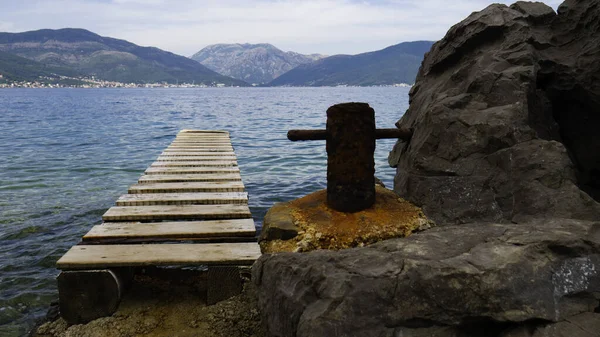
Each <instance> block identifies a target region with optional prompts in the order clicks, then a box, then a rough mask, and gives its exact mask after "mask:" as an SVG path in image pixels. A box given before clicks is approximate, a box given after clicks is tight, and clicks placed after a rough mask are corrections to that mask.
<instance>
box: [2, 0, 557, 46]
mask: <svg viewBox="0 0 600 337" xmlns="http://www.w3.org/2000/svg"><path fill="white" fill-rule="evenodd" d="M490 3H491V2H489V1H483V0H461V1H454V2H452V5H451V6H449V3H448V1H447V0H379V1H368V0H366V1H360V0H354V1H352V0H252V1H250V0H202V1H199V0H168V1H167V0H54V1H45V0H22V1H11V0H0V31H27V30H34V29H42V28H54V29H56V28H64V27H76V28H85V29H88V30H91V31H93V32H95V33H98V34H100V35H103V36H110V37H115V38H120V39H125V40H129V41H131V42H133V43H136V44H140V45H146V46H156V47H159V48H161V49H166V50H169V51H172V52H175V53H178V54H183V55H188V56H189V55H191V54H193V53H194V52H196V51H198V50H199V49H201V48H203V47H205V46H206V45H209V44H214V43H235V42H250V43H258V42H268V43H272V44H274V45H276V46H277V47H279V48H281V49H284V50H294V51H297V52H302V53H323V54H329V55H331V54H337V53H346V54H355V53H360V52H366V51H371V50H376V49H381V48H384V47H386V46H389V45H392V44H396V43H399V42H402V41H412V40H437V39H439V38H441V37H443V35H444V34H445V33H446V31H447V30H448V29H449V28H450V27H451V26H452V25H453V24H455V23H457V22H459V21H460V20H462V19H463V18H465V17H466V16H468V15H469V14H470V13H471V12H473V11H478V10H481V9H483V8H485V7H486V6H487V5H489V4H490ZM505 3H507V4H508V3H510V2H505ZM558 4H559V2H558V1H551V2H550V5H551V6H553V7H554V8H556V7H557V6H558Z"/></svg>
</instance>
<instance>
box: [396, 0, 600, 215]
mask: <svg viewBox="0 0 600 337" xmlns="http://www.w3.org/2000/svg"><path fill="white" fill-rule="evenodd" d="M599 74H600V5H599V2H598V1H597V0H580V1H575V0H569V1H566V2H565V3H564V4H563V5H561V6H560V8H559V10H558V15H556V14H555V13H554V11H553V10H552V9H551V8H550V7H548V6H546V5H544V4H542V3H529V2H517V3H515V4H514V5H512V6H510V7H507V6H505V5H498V4H496V5H491V6H489V7H488V8H486V9H485V10H483V11H481V12H478V13H474V14H472V15H471V16H469V17H468V18H467V19H465V20H464V21H463V22H461V23H459V24H457V25H455V26H454V27H452V28H451V29H450V30H449V31H448V33H447V35H446V36H445V37H444V39H442V40H441V41H439V42H437V43H436V44H435V45H434V46H433V47H432V49H431V51H430V52H429V53H428V54H427V55H426V56H425V59H424V61H423V64H422V66H421V69H420V71H419V75H418V76H417V80H416V84H415V86H414V87H413V88H412V90H411V92H410V107H409V109H408V111H407V112H406V114H405V115H404V116H403V117H402V119H401V120H400V121H399V122H398V123H397V125H398V127H400V128H412V129H414V134H413V137H412V139H411V140H410V142H409V143H406V142H399V143H397V144H396V146H395V148H394V150H393V151H392V153H391V154H390V158H389V160H390V164H391V165H393V166H397V167H398V168H397V175H396V179H395V186H394V189H395V190H396V192H398V193H399V194H400V195H401V196H403V197H404V198H407V199H408V200H410V201H412V202H414V203H415V204H417V205H418V206H421V207H423V210H424V212H425V214H426V215H427V216H428V217H430V218H432V219H433V220H434V221H436V223H437V224H439V225H443V224H452V223H468V222H472V221H494V222H511V221H522V220H523V219H526V218H527V217H530V216H539V215H541V214H543V215H544V216H547V217H563V218H577V219H588V220H591V219H597V218H599V217H600V205H599V204H598V202H597V200H594V199H593V197H596V198H597V199H600V193H599V191H600V137H598V135H597V134H598V130H597V128H598V127H599V126H600V75H599Z"/></svg>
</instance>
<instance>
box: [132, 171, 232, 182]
mask: <svg viewBox="0 0 600 337" xmlns="http://www.w3.org/2000/svg"><path fill="white" fill-rule="evenodd" d="M241 180H242V176H241V175H240V174H239V173H228V174H214V173H212V174H202V173H200V174H198V173H196V174H160V175H158V174H146V175H143V176H141V177H140V179H139V180H138V183H140V184H147V183H177V182H186V181H241Z"/></svg>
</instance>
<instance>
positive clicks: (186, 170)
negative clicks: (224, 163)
mask: <svg viewBox="0 0 600 337" xmlns="http://www.w3.org/2000/svg"><path fill="white" fill-rule="evenodd" d="M144 172H145V173H146V174H148V175H152V174H190V173H206V174H209V173H236V172H237V173H239V172H240V168H239V167H237V166H228V167H160V166H159V167H149V168H147V169H146V171H144Z"/></svg>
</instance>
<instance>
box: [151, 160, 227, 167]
mask: <svg viewBox="0 0 600 337" xmlns="http://www.w3.org/2000/svg"><path fill="white" fill-rule="evenodd" d="M237 165H238V164H237V161H235V160H220V161H200V160H196V161H176V162H170V161H155V162H154V163H152V165H150V167H210V166H215V167H228V166H237Z"/></svg>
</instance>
